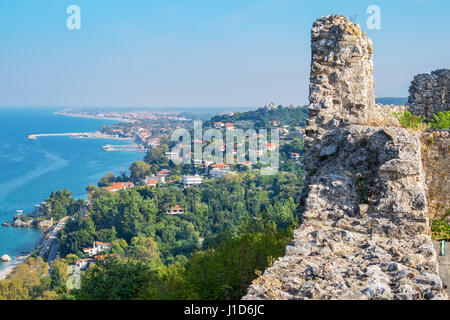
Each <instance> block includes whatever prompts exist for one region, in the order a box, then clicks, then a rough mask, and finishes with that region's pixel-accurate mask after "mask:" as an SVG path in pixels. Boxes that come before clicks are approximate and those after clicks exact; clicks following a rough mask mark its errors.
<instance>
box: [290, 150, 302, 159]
mask: <svg viewBox="0 0 450 320" xmlns="http://www.w3.org/2000/svg"><path fill="white" fill-rule="evenodd" d="M291 159H292V160H294V161H298V160H299V159H300V153H294V152H292V153H291Z"/></svg>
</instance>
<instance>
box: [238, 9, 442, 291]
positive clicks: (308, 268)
mask: <svg viewBox="0 0 450 320" xmlns="http://www.w3.org/2000/svg"><path fill="white" fill-rule="evenodd" d="M312 51H313V55H312V65H311V87H310V114H309V119H308V126H307V128H306V135H307V143H306V147H305V152H306V155H305V162H306V165H307V168H308V169H309V176H308V179H307V184H308V187H307V188H306V192H305V196H304V198H303V200H302V201H303V210H302V216H301V219H302V225H301V227H300V228H299V229H297V230H295V231H294V239H293V240H292V242H291V244H290V245H289V246H288V247H287V248H286V255H285V256H284V257H282V258H280V259H278V260H277V261H276V262H275V263H274V264H273V266H272V267H270V268H268V269H267V270H266V271H265V273H264V274H263V276H261V277H260V278H258V279H256V280H255V281H254V282H253V283H252V285H251V286H250V287H249V289H248V292H247V295H246V296H245V297H244V299H446V298H447V296H446V293H445V291H444V290H443V284H442V281H441V279H440V278H439V272H438V271H439V265H438V263H437V260H436V253H435V251H434V249H433V244H432V242H431V238H430V235H429V231H428V230H429V223H428V217H427V211H428V202H427V196H426V186H425V180H426V176H425V172H424V170H423V167H422V161H421V156H422V152H421V143H420V133H415V132H413V131H410V130H407V129H403V128H398V127H391V126H389V127H388V125H393V124H391V123H393V122H395V119H393V116H392V113H391V112H392V111H393V110H396V111H400V110H403V109H404V107H395V106H390V107H383V106H380V105H376V104H375V101H374V93H373V77H372V44H371V41H370V39H368V38H367V37H366V36H365V34H364V33H363V32H361V30H360V28H359V26H357V25H355V24H353V23H351V22H350V21H349V20H348V19H347V18H345V17H343V16H336V15H332V16H327V17H324V18H321V19H319V20H317V21H316V22H315V23H314V26H313V29H312Z"/></svg>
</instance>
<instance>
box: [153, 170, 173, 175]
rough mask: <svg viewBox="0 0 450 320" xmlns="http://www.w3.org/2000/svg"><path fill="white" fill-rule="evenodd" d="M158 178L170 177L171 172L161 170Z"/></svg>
mask: <svg viewBox="0 0 450 320" xmlns="http://www.w3.org/2000/svg"><path fill="white" fill-rule="evenodd" d="M156 174H157V175H158V176H168V175H170V170H161V171H158V172H157V173H156Z"/></svg>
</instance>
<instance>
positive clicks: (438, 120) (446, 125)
mask: <svg viewBox="0 0 450 320" xmlns="http://www.w3.org/2000/svg"><path fill="white" fill-rule="evenodd" d="M430 125H431V127H432V128H433V129H439V130H442V129H450V111H446V112H439V113H438V114H437V115H434V120H433V121H432V122H431V123H430Z"/></svg>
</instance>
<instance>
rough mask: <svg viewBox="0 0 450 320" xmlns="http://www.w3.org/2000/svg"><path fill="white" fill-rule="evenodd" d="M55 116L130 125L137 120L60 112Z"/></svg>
mask: <svg viewBox="0 0 450 320" xmlns="http://www.w3.org/2000/svg"><path fill="white" fill-rule="evenodd" d="M54 114H57V115H61V116H67V117H75V118H89V119H101V120H111V121H121V122H128V123H134V122H136V120H130V119H123V118H109V117H99V116H92V115H87V114H79V113H65V112H60V111H56V112H54Z"/></svg>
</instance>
